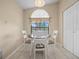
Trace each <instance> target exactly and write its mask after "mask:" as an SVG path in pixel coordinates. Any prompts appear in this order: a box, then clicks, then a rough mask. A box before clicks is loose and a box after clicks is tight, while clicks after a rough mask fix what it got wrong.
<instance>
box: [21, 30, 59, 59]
mask: <svg viewBox="0 0 79 59" xmlns="http://www.w3.org/2000/svg"><path fill="white" fill-rule="evenodd" d="M22 33H23V38H24V44H25V46H26V45H30V49H29V50H30V52H29V54H30V55H29V56H30V58H31V59H39V58H40V57H41V59H48V45H53V46H55V44H56V36H57V34H58V31H54V33H53V36H51V35H49V34H46V33H43V32H39V35H34V34H31V35H27V33H26V31H25V30H24V31H22ZM50 38H52V39H50Z"/></svg>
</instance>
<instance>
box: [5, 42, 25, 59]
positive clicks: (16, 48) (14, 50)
mask: <svg viewBox="0 0 79 59" xmlns="http://www.w3.org/2000/svg"><path fill="white" fill-rule="evenodd" d="M23 45H24V43H23V44H22V45H20V46H19V47H18V48H16V49H15V50H14V51H13V52H12V53H11V54H10V55H9V56H8V57H7V58H5V59H9V58H10V57H11V56H12V55H14V54H15V53H16V52H17V51H18V50H19V49H20V48H21V47H22V46H23Z"/></svg>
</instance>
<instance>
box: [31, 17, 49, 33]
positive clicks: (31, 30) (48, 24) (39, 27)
mask: <svg viewBox="0 0 79 59" xmlns="http://www.w3.org/2000/svg"><path fill="white" fill-rule="evenodd" d="M33 19H41V20H47V21H48V27H32V20H33ZM49 21H50V18H30V22H31V34H32V28H44V29H45V28H48V34H49Z"/></svg>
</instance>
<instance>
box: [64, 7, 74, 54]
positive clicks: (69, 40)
mask: <svg viewBox="0 0 79 59" xmlns="http://www.w3.org/2000/svg"><path fill="white" fill-rule="evenodd" d="M73 14H74V13H73V9H72V7H71V8H69V9H67V10H66V11H65V12H64V48H66V49H67V50H69V51H70V52H72V53H73V51H74V49H73V48H74V47H73V42H74V34H73V30H74V23H73V17H74V16H73Z"/></svg>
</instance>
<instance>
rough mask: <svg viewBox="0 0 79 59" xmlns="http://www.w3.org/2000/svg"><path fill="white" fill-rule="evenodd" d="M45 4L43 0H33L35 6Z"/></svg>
mask: <svg viewBox="0 0 79 59" xmlns="http://www.w3.org/2000/svg"><path fill="white" fill-rule="evenodd" d="M44 5H45V1H44V0H35V7H43V6H44Z"/></svg>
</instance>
